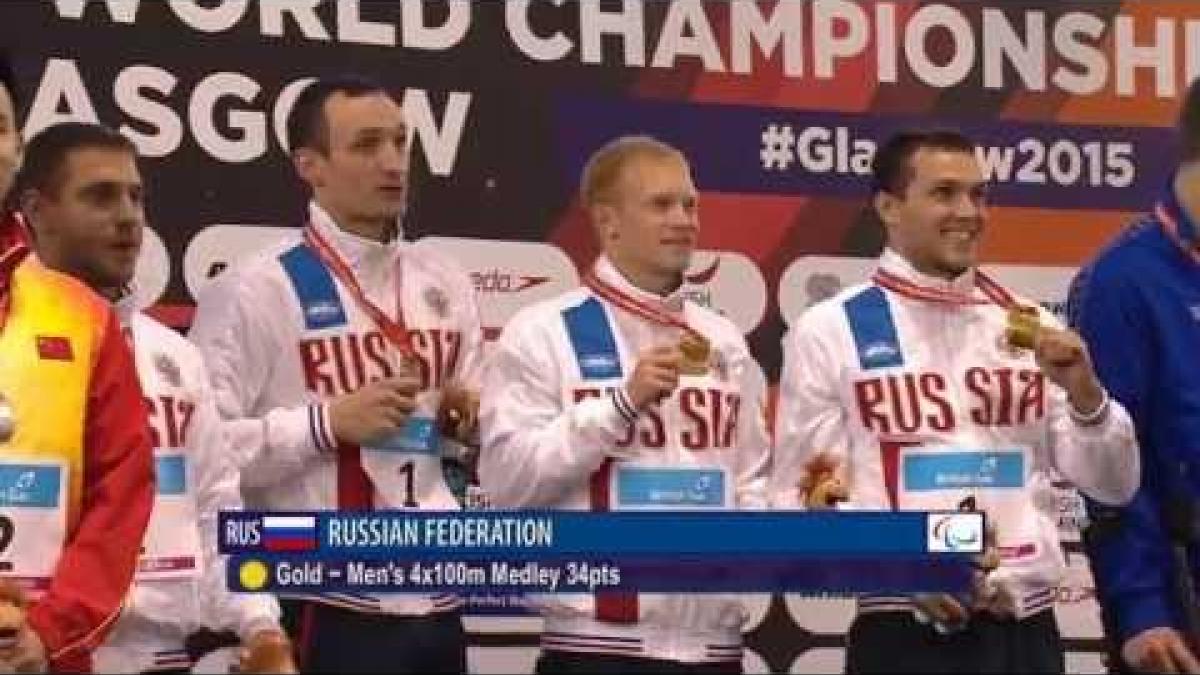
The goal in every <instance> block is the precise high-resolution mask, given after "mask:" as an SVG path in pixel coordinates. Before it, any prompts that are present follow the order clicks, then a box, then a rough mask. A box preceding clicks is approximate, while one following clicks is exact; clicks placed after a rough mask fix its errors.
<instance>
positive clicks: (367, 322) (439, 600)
mask: <svg viewBox="0 0 1200 675" xmlns="http://www.w3.org/2000/svg"><path fill="white" fill-rule="evenodd" d="M309 212H310V218H311V223H312V225H313V226H315V227H316V228H317V231H318V232H319V233H320V235H321V236H322V237H323V238H324V239H325V240H326V241H327V242H329V244H330V245H331V246H332V247H333V248H334V249H335V250H336V251H337V252H338V254H339V255H340V256H341V258H342V259H343V260H345V261H346V263H347V264H348V265H349V267H350V268H351V269H352V270H353V273H354V276H355V278H356V279H357V280H358V283H359V284H360V285H361V286H362V288H363V291H364V293H365V294H366V296H367V297H368V298H369V299H370V300H371V301H372V302H373V303H375V304H376V306H378V307H379V308H381V309H382V310H383V311H384V312H386V313H387V314H389V315H390V316H391V317H392V318H395V317H396V308H397V306H398V300H399V305H400V306H402V307H403V319H404V323H405V324H406V326H407V330H408V335H409V337H410V339H411V344H412V346H413V348H414V350H415V356H416V358H417V366H418V371H419V375H420V377H421V380H422V390H421V392H420V393H419V395H418V399H417V401H418V409H417V410H416V411H415V412H414V413H413V415H412V416H411V417H410V418H409V420H408V422H407V424H406V426H405V427H404V428H403V430H402V431H401V432H400V433H397V434H396V436H395V437H393V438H391V439H389V440H388V441H387V442H386V443H383V444H381V445H380V446H379V447H362V448H360V447H358V446H351V445H347V444H342V446H341V447H338V445H337V443H336V441H335V440H334V438H333V433H332V431H331V429H330V423H329V411H328V401H329V400H330V399H331V398H333V397H335V396H339V395H342V394H346V393H350V392H353V391H355V390H357V389H359V388H360V387H362V386H363V385H365V384H367V383H369V382H372V381H375V380H378V379H383V378H387V377H391V376H393V375H395V374H396V373H397V366H398V363H399V352H398V351H397V350H396V349H394V348H393V346H392V345H391V343H389V341H388V340H387V338H386V337H385V336H384V334H383V333H382V332H381V331H380V330H379V327H378V326H376V325H375V324H374V322H373V321H372V320H371V319H370V317H369V316H368V315H367V314H366V313H364V312H363V311H362V310H361V309H360V308H359V305H358V304H357V303H356V302H355V300H354V298H353V297H352V295H351V294H350V292H349V291H348V289H347V287H346V286H345V285H344V284H342V282H340V281H339V280H337V278H336V277H335V276H334V275H333V274H332V273H331V272H330V271H329V270H328V269H327V268H326V266H325V265H323V264H322V263H321V261H320V259H319V258H318V257H317V256H316V255H315V254H314V253H313V251H312V249H311V248H309V247H308V246H306V245H303V243H302V239H301V235H300V232H296V233H295V235H294V236H290V237H289V238H287V240H286V241H284V242H282V243H280V244H278V245H276V246H273V247H271V248H270V249H268V250H266V251H264V252H261V253H259V254H256V255H254V256H253V257H252V258H251V259H249V260H248V261H247V262H245V263H243V264H239V265H238V266H237V267H236V268H235V269H232V270H229V271H227V272H225V273H224V274H222V275H221V276H220V277H218V278H217V279H216V280H215V281H214V282H213V283H212V285H211V286H209V287H208V288H206V289H205V290H204V291H203V292H202V293H201V294H200V298H199V303H198V308H197V315H196V320H195V322H194V324H193V328H192V332H191V338H192V339H193V341H195V342H196V344H197V345H198V346H199V347H200V350H201V351H202V352H203V353H204V356H205V359H206V361H207V364H208V367H209V371H210V373H211V377H212V382H213V389H214V390H215V392H216V397H217V406H218V408H219V409H220V411H221V414H222V415H223V416H225V418H226V419H228V420H231V421H232V423H233V425H234V428H235V430H236V431H235V433H236V434H237V436H238V439H239V445H240V446H241V447H244V448H246V449H247V454H246V455H245V456H244V457H243V458H242V461H243V468H242V485H243V490H244V494H245V496H246V503H247V507H248V508H256V509H264V510H267V509H273V510H311V509H336V508H352V509H363V508H394V509H398V508H404V507H405V505H406V504H407V505H410V506H411V505H412V504H416V506H415V508H420V509H439V510H444V509H457V508H459V505H458V501H457V500H456V499H455V497H454V495H453V494H452V493H451V491H450V489H449V488H448V486H447V484H446V481H445V479H444V477H443V473H442V460H441V458H442V445H443V443H442V439H440V437H439V435H438V433H437V430H436V425H435V424H434V419H435V414H436V411H437V408H438V404H439V402H440V399H441V388H442V387H443V385H445V384H447V383H449V382H452V381H461V382H466V383H468V384H470V383H471V381H472V379H473V378H474V375H473V373H474V372H475V371H476V369H477V366H478V360H479V358H480V344H481V341H482V335H481V328H480V324H479V315H478V310H477V307H476V303H475V296H474V289H473V288H472V286H471V283H470V279H469V277H468V276H467V275H466V273H465V272H463V271H462V270H461V268H459V267H458V266H457V265H456V264H454V263H452V262H451V261H449V260H447V259H446V258H444V257H442V256H439V255H437V254H436V252H433V251H430V250H428V249H418V248H415V247H413V246H412V244H410V243H408V242H404V241H403V240H402V239H400V238H398V239H396V240H394V241H392V242H389V243H386V244H384V243H379V242H375V241H371V240H367V239H363V238H361V237H358V236H355V235H353V234H351V233H349V232H345V231H343V230H341V229H339V228H338V227H337V226H336V225H335V224H334V223H333V221H332V220H331V219H330V217H329V215H328V214H327V213H325V211H324V210H322V209H321V208H320V207H319V206H317V205H316V204H315V203H314V204H312V205H310V209H309ZM249 438H254V439H256V440H255V441H249V440H247V439H249ZM313 599H317V600H319V601H321V602H325V603H327V604H332V605H337V606H341V607H345V608H348V609H352V610H356V611H362V612H382V613H388V614H406V615H419V614H428V613H432V612H441V611H447V610H452V609H456V608H457V607H459V606H461V600H460V599H458V598H456V597H454V596H449V595H436V596H422V595H416V594H407V593H405V594H391V595H378V596H372V595H364V594H351V593H337V594H325V595H322V596H320V597H319V598H317V597H313Z"/></svg>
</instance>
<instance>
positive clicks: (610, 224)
mask: <svg viewBox="0 0 1200 675" xmlns="http://www.w3.org/2000/svg"><path fill="white" fill-rule="evenodd" d="M591 214H592V223H593V224H594V225H595V227H596V238H597V239H598V240H599V241H600V243H601V244H604V242H607V241H612V240H614V239H617V238H619V237H620V234H621V233H620V230H619V229H617V210H616V209H615V208H613V205H612V204H593V205H592V207H591Z"/></svg>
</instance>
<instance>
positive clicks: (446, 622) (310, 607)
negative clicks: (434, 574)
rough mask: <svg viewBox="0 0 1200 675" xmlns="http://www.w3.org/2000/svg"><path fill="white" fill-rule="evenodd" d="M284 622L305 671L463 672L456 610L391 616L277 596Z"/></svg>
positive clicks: (460, 628) (463, 639) (463, 656)
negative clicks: (420, 614)
mask: <svg viewBox="0 0 1200 675" xmlns="http://www.w3.org/2000/svg"><path fill="white" fill-rule="evenodd" d="M279 604H280V606H281V607H282V609H283V626H284V629H285V630H286V631H287V634H288V636H289V637H291V639H292V641H293V642H294V643H295V645H296V660H297V666H299V668H300V670H301V672H305V673H465V672H467V639H466V632H465V631H464V630H463V624H462V617H461V616H459V614H458V613H457V612H444V613H440V614H431V615H428V616H392V615H389V614H369V613H365V612H355V611H351V610H348V609H342V608H340V607H333V606H330V605H324V604H321V603H319V602H308V601H304V600H287V599H280V601H279Z"/></svg>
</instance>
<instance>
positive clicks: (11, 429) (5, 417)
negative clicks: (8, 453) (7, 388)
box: [0, 394, 17, 443]
mask: <svg viewBox="0 0 1200 675" xmlns="http://www.w3.org/2000/svg"><path fill="white" fill-rule="evenodd" d="M16 432H17V419H16V412H15V411H14V410H13V407H12V404H11V403H9V402H8V399H6V398H4V394H0V443H7V442H8V440H9V439H11V438H12V437H13V434H15V433H16Z"/></svg>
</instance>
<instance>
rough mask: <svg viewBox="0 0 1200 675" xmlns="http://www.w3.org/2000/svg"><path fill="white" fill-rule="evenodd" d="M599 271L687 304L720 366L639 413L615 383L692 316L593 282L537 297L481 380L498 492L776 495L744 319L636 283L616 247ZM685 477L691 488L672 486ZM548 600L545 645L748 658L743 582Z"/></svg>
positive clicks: (488, 481) (491, 483)
mask: <svg viewBox="0 0 1200 675" xmlns="http://www.w3.org/2000/svg"><path fill="white" fill-rule="evenodd" d="M596 273H597V276H598V277H600V278H601V279H602V280H603V281H605V282H607V283H608V284H611V285H612V286H615V287H616V288H618V289H619V290H620V291H622V292H623V293H625V294H627V295H628V296H632V297H635V298H637V299H639V300H641V301H644V302H647V303H651V304H656V306H658V307H660V308H662V309H665V310H666V311H671V310H670V308H672V307H675V308H676V311H678V308H680V307H682V315H681V316H682V318H683V320H684V321H685V322H686V323H687V324H688V325H689V326H690V327H691V328H693V329H695V330H697V331H699V332H700V333H701V334H703V335H704V336H706V337H707V338H708V339H709V340H710V341H711V343H712V352H713V359H712V366H711V368H710V369H709V372H708V373H707V374H706V375H704V376H683V377H682V378H681V380H680V385H679V387H678V388H677V389H676V390H675V392H674V393H673V394H672V395H671V396H669V397H667V398H666V399H664V400H663V401H661V402H660V403H659V404H657V405H654V406H652V407H651V408H650V409H648V410H646V411H644V412H642V413H641V414H640V415H637V416H636V417H635V416H634V414H633V413H634V411H633V409H632V406H631V405H630V404H629V402H628V400H627V399H626V398H625V397H624V395H623V394H621V393H619V392H621V391H622V387H623V385H624V383H625V381H626V380H627V379H628V378H629V377H630V375H631V374H632V372H633V370H634V366H635V365H636V363H637V356H638V354H639V353H640V352H642V351H643V350H646V349H649V348H651V347H653V346H658V345H662V344H673V343H677V342H678V340H679V336H680V329H678V328H672V327H666V326H663V325H660V324H656V323H653V322H650V321H647V320H645V319H643V318H639V317H637V316H634V315H632V314H630V313H627V312H626V311H624V310H622V309H618V308H616V307H615V306H613V305H612V304H610V303H609V302H607V301H605V300H601V299H599V298H598V297H597V296H595V295H594V294H593V293H592V292H591V291H590V290H589V289H588V288H586V287H585V288H580V289H576V290H573V291H570V292H568V293H566V294H564V295H562V296H560V297H559V298H556V299H554V300H550V301H546V302H543V303H539V304H536V305H533V306H531V307H527V308H525V309H524V310H523V311H521V312H520V313H519V314H517V315H516V316H515V317H513V318H512V319H511V320H510V321H509V323H508V324H507V325H506V326H505V328H504V332H503V334H502V335H501V337H500V340H499V344H498V345H497V348H496V350H495V351H494V352H493V353H492V354H491V356H490V357H489V361H488V366H487V368H486V369H485V374H484V377H483V386H482V388H481V393H482V404H481V409H480V427H481V433H482V436H483V447H482V451H481V453H480V468H479V475H480V481H481V483H482V485H483V488H484V490H485V492H487V494H488V496H489V497H490V498H491V500H492V503H493V504H494V505H495V506H496V507H498V508H514V507H516V508H522V507H529V508H551V509H575V510H589V509H590V510H599V511H603V510H617V509H624V508H634V509H647V508H651V509H692V508H708V509H712V508H720V509H734V508H764V507H765V506H766V470H767V461H768V458H769V450H770V441H769V439H768V437H767V434H766V430H765V422H764V417H763V405H764V398H765V386H764V378H763V375H762V371H761V369H760V368H759V367H758V364H757V363H755V361H754V359H753V358H752V357H751V356H750V353H749V350H748V349H747V346H746V341H745V339H744V337H743V336H742V334H741V331H739V330H738V329H737V328H736V327H735V326H734V325H733V324H732V323H731V322H730V321H729V320H727V319H725V318H724V317H721V316H719V315H717V314H716V313H714V312H712V311H710V310H708V309H706V308H703V307H700V306H699V305H696V304H694V303H692V302H684V301H683V299H682V297H681V296H680V295H679V294H678V293H676V294H675V295H673V296H671V297H668V298H665V299H664V298H661V297H658V296H654V295H651V294H648V293H645V292H643V291H640V290H638V289H636V288H634V287H633V286H631V285H630V284H629V283H628V282H627V281H626V280H625V279H624V278H623V277H622V276H621V274H620V273H619V272H618V271H617V270H616V269H615V268H614V267H613V266H612V265H611V263H609V262H608V261H607V259H604V258H601V259H600V260H599V261H598V263H597V266H596ZM677 316H678V315H677ZM684 484H686V485H687V486H689V490H679V489H671V488H672V486H674V487H676V488H678V487H679V486H680V485H684ZM701 487H703V488H704V489H700V488H701ZM660 488H661V489H660ZM691 488H695V489H694V490H692V489H691ZM697 491H698V492H697ZM622 495H623V496H622ZM680 495H685V496H684V497H682V499H683V501H679V499H681V497H680ZM622 498H625V499H627V500H628V501H627V502H626V503H622ZM538 604H539V608H540V609H541V611H542V613H543V615H544V617H545V631H544V633H543V636H542V647H543V648H544V649H550V650H558V651H571V652H585V653H598V654H619V655H626V656H635V657H646V658H658V659H670V660H676V661H683V662H722V661H740V659H741V632H740V628H741V625H742V622H743V620H744V618H745V614H744V610H743V607H742V604H741V603H740V602H739V600H738V597H737V596H736V595H732V594H725V595H721V594H695V595H684V594H636V595H635V594H620V595H618V594H613V593H607V594H605V593H601V594H597V595H591V594H557V595H546V596H542V597H540V598H539V599H538Z"/></svg>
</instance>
